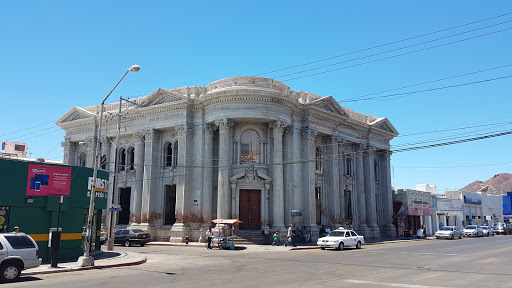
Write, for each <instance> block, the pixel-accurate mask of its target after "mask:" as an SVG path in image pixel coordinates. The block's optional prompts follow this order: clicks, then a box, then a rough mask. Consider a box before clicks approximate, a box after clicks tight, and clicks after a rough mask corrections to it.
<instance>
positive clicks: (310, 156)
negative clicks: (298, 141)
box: [302, 129, 318, 241]
mask: <svg viewBox="0 0 512 288" xmlns="http://www.w3.org/2000/svg"><path fill="white" fill-rule="evenodd" d="M316 134H317V131H315V130H312V129H304V130H303V131H302V138H303V139H304V145H303V150H302V152H303V154H302V155H303V159H304V160H305V163H304V166H303V167H304V170H303V171H304V173H303V190H302V191H303V193H304V200H305V205H304V207H305V213H304V214H303V215H305V217H304V225H305V226H307V227H308V230H309V231H311V238H312V241H315V239H316V238H318V225H316V200H315V175H316V174H315V163H316V161H315V137H316Z"/></svg>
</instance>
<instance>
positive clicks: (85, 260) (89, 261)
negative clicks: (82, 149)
mask: <svg viewBox="0 0 512 288" xmlns="http://www.w3.org/2000/svg"><path fill="white" fill-rule="evenodd" d="M139 70H140V66H139V65H133V66H132V67H130V69H128V70H126V72H125V73H124V75H123V77H121V79H120V80H119V81H118V82H117V84H116V86H114V88H113V89H112V90H111V91H110V93H108V95H107V97H105V99H103V101H101V109H100V123H99V126H98V138H96V153H95V157H94V172H93V173H92V188H91V199H90V200H91V201H90V202H89V214H88V216H87V229H86V234H85V243H84V245H85V247H84V255H83V256H80V257H79V258H78V262H77V266H78V267H86V266H94V258H92V257H91V256H89V249H90V243H91V237H92V233H93V231H91V229H92V218H93V215H94V197H95V195H96V180H97V175H98V164H99V162H100V161H99V160H100V139H101V125H102V123H103V107H104V106H105V101H107V99H108V97H109V96H110V94H112V92H114V90H115V89H116V87H117V85H119V83H121V81H123V79H124V77H125V76H126V74H128V72H137V71H139Z"/></svg>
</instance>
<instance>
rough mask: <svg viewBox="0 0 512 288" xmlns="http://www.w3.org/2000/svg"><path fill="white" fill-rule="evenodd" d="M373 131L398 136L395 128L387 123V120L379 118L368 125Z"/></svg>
mask: <svg viewBox="0 0 512 288" xmlns="http://www.w3.org/2000/svg"><path fill="white" fill-rule="evenodd" d="M370 125H371V126H372V128H373V129H379V130H382V131H384V132H387V133H391V134H393V135H395V136H397V135H398V131H397V130H396V129H395V127H394V126H393V125H392V124H391V122H389V120H388V118H385V117H384V118H379V119H377V120H375V121H373V122H371V123H370Z"/></svg>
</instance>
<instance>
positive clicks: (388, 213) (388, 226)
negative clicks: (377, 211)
mask: <svg viewBox="0 0 512 288" xmlns="http://www.w3.org/2000/svg"><path fill="white" fill-rule="evenodd" d="M390 157H391V151H389V150H386V151H383V153H382V155H381V156H380V160H381V161H380V164H381V165H380V168H381V171H382V172H381V185H380V187H381V191H379V192H380V193H382V210H383V213H382V214H383V221H382V223H383V227H382V230H383V232H384V234H385V235H387V236H389V237H392V238H394V237H396V227H395V225H393V191H392V189H391V169H390V167H391V160H390Z"/></svg>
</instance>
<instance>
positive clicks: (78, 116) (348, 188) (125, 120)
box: [56, 77, 398, 242]
mask: <svg viewBox="0 0 512 288" xmlns="http://www.w3.org/2000/svg"><path fill="white" fill-rule="evenodd" d="M132 101H134V102H135V103H137V104H139V105H138V106H135V105H132V104H126V105H125V104H123V105H125V106H123V107H122V108H123V112H122V124H121V131H120V138H119V141H120V145H119V147H118V148H119V149H118V150H119V152H118V153H119V161H118V164H119V165H118V166H119V169H118V177H117V179H118V180H117V181H118V183H117V185H116V186H118V187H119V190H118V195H119V201H120V204H121V206H122V208H123V211H122V212H120V213H119V217H118V223H119V225H127V226H131V227H138V228H142V229H146V230H149V231H150V232H151V233H152V235H154V238H156V239H158V240H169V239H170V241H173V242H182V241H183V240H184V238H185V237H186V236H189V237H190V238H191V239H192V240H201V238H202V235H204V230H205V229H207V228H208V227H210V226H211V225H212V224H211V221H212V220H213V219H217V218H218V219H229V218H236V219H240V220H241V221H242V223H241V224H239V227H237V228H238V229H240V230H244V229H245V230H261V229H263V227H265V226H269V227H270V230H272V231H285V229H286V227H287V226H288V225H289V224H294V225H295V226H299V227H301V228H302V227H303V228H305V229H306V230H307V231H309V232H310V233H311V234H312V236H313V238H315V237H318V230H319V225H326V226H330V227H332V228H337V227H339V226H342V225H352V227H354V229H355V230H357V231H358V232H360V233H362V234H363V235H365V236H366V237H370V238H379V237H381V235H387V236H394V235H396V229H395V227H394V226H393V224H392V193H391V182H390V180H391V179H390V178H391V177H390V154H391V153H390V150H389V148H390V145H389V141H390V140H391V139H392V138H393V137H395V136H397V135H398V132H397V131H396V130H395V128H394V127H393V125H392V124H391V123H390V122H389V120H388V119H387V118H376V117H373V116H369V115H363V114H360V113H357V112H354V111H352V110H349V109H347V108H344V107H341V106H340V105H339V104H338V102H337V101H336V100H334V98H332V97H331V96H328V97H320V96H317V95H315V94H312V93H309V92H296V91H291V90H290V88H289V87H288V86H286V85H285V84H283V83H281V82H278V81H275V80H273V79H269V78H261V77H234V78H227V79H222V80H218V81H215V82H213V83H210V84H209V85H207V86H206V87H182V88H177V89H172V90H164V89H158V90H157V91H155V92H154V93H152V94H150V95H148V96H145V97H141V98H138V99H134V100H132ZM118 105H119V104H109V105H106V106H105V110H104V111H105V112H104V113H105V114H104V116H105V118H104V119H103V127H104V131H102V135H106V136H105V137H104V138H103V139H100V140H101V163H100V164H101V168H102V169H106V170H109V171H112V170H113V169H114V168H113V167H114V165H113V163H114V158H115V155H116V148H115V147H114V144H113V143H115V141H114V138H115V135H116V132H117V110H118V109H119V106H118ZM99 109H100V107H99V106H92V107H87V108H79V107H73V108H72V109H71V110H69V111H68V112H67V113H66V114H65V115H64V116H62V117H61V118H60V119H59V120H58V121H57V122H56V124H57V125H58V126H60V127H61V128H62V129H64V130H65V131H66V136H65V142H63V147H64V163H66V164H71V165H81V166H87V167H92V166H93V165H94V151H95V145H96V141H95V137H96V136H95V135H97V132H98V131H97V129H98V124H99V119H98V118H99V112H100V111H99ZM111 178H112V177H111ZM111 186H114V185H111Z"/></svg>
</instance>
